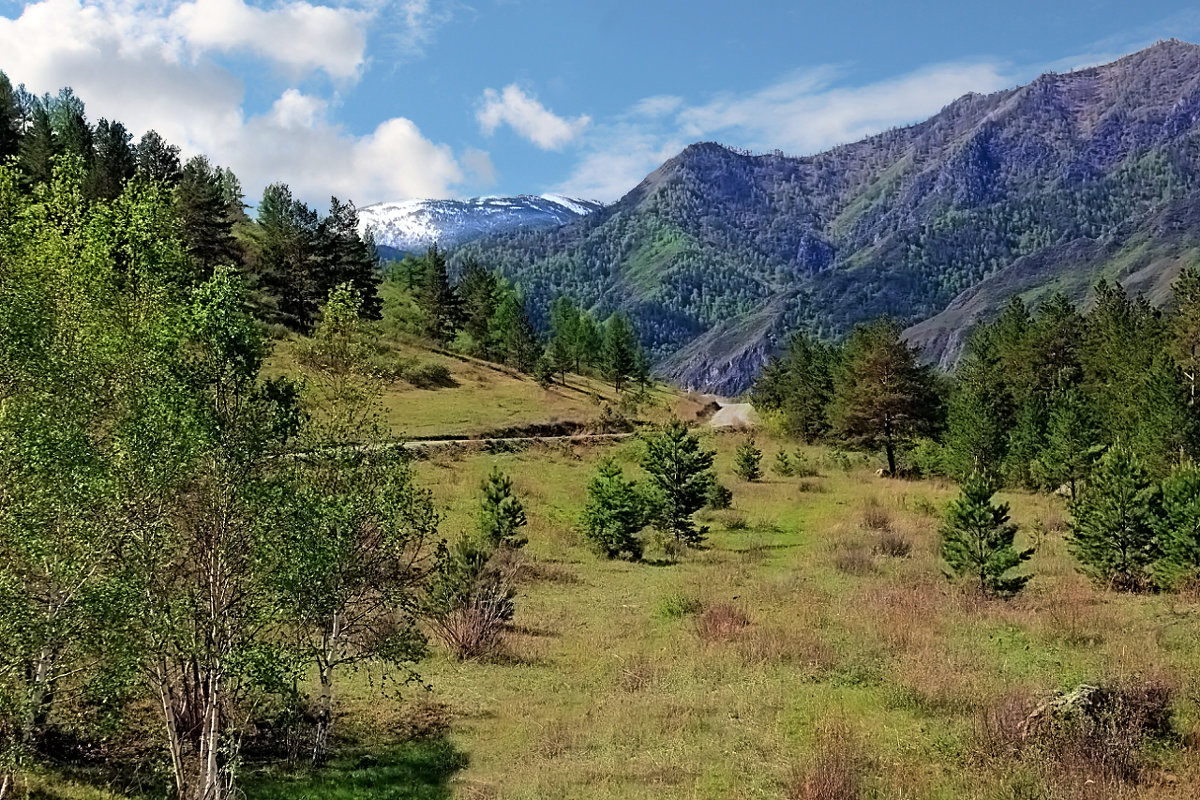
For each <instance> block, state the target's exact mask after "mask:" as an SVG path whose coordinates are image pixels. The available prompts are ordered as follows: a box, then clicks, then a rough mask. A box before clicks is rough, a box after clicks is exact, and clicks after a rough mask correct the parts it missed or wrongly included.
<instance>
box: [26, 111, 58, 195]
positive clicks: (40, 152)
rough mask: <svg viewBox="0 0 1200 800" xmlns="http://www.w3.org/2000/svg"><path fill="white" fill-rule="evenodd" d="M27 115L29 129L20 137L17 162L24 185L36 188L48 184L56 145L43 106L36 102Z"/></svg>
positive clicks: (48, 114) (48, 117)
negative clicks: (28, 115)
mask: <svg viewBox="0 0 1200 800" xmlns="http://www.w3.org/2000/svg"><path fill="white" fill-rule="evenodd" d="M29 114H30V122H29V127H28V129H27V130H26V131H25V134H24V136H22V137H21V146H20V157H19V159H18V161H19V163H20V165H21V173H22V176H23V177H24V179H25V183H26V185H28V186H36V185H38V184H46V183H49V182H50V177H51V174H52V173H53V169H54V167H53V165H54V156H55V153H56V152H57V144H56V142H55V138H54V128H53V127H52V126H51V125H50V112H49V111H48V110H47V109H46V106H45V104H44V103H43V102H41V101H40V100H39V101H36V102H35V104H34V106H33V108H31V109H30V112H29Z"/></svg>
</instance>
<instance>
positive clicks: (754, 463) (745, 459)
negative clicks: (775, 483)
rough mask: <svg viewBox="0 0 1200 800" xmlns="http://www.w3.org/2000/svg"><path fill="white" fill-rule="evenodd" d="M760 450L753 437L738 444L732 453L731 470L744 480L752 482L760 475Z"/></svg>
mask: <svg viewBox="0 0 1200 800" xmlns="http://www.w3.org/2000/svg"><path fill="white" fill-rule="evenodd" d="M762 457H763V453H762V450H760V449H759V448H758V445H756V444H755V443H754V437H753V436H751V437H750V438H748V439H746V440H745V441H744V442H742V443H741V444H740V445H738V449H737V451H736V452H735V453H734V456H733V458H734V461H733V472H734V474H735V475H737V476H738V477H739V478H741V479H742V480H744V481H750V482H754V481H757V480H758V479H759V478H761V477H762V474H763V472H762Z"/></svg>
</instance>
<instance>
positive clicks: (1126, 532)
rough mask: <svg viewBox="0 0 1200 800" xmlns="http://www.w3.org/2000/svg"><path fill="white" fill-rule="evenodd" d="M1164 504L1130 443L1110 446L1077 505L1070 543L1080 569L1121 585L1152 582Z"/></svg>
mask: <svg viewBox="0 0 1200 800" xmlns="http://www.w3.org/2000/svg"><path fill="white" fill-rule="evenodd" d="M1160 506H1161V502H1160V495H1159V489H1158V487H1157V486H1154V485H1153V484H1152V483H1151V482H1150V478H1149V476H1148V475H1147V474H1146V470H1145V468H1144V467H1143V466H1142V465H1141V463H1140V462H1139V461H1138V460H1137V459H1136V458H1135V457H1134V456H1133V455H1132V454H1131V453H1130V452H1129V451H1128V450H1127V449H1126V448H1124V447H1114V448H1113V449H1112V450H1109V452H1108V453H1106V454H1105V455H1104V458H1102V459H1100V463H1099V464H1098V465H1097V467H1096V469H1095V470H1094V471H1093V472H1092V474H1091V476H1090V477H1089V478H1088V481H1087V483H1086V485H1085V486H1084V488H1083V490H1082V491H1081V492H1080V494H1079V498H1078V499H1077V500H1075V501H1074V502H1073V503H1071V513H1072V515H1073V516H1074V518H1075V519H1074V521H1073V522H1072V523H1071V535H1070V537H1069V539H1068V540H1067V544H1068V547H1069V549H1070V550H1071V552H1072V554H1073V555H1074V556H1075V558H1076V559H1077V560H1078V561H1079V565H1080V569H1082V570H1083V571H1084V572H1085V573H1087V574H1088V575H1090V576H1091V577H1092V578H1093V579H1095V580H1096V581H1098V582H1100V583H1103V584H1106V585H1108V586H1110V587H1112V588H1115V589H1122V590H1127V591H1132V590H1139V589H1146V588H1149V587H1150V586H1152V584H1153V581H1152V578H1151V573H1150V571H1151V568H1152V567H1153V565H1154V564H1155V562H1156V561H1158V559H1159V556H1160V546H1159V541H1158V536H1157V535H1156V530H1155V529H1156V527H1157V525H1156V518H1157V517H1158V512H1159V508H1160Z"/></svg>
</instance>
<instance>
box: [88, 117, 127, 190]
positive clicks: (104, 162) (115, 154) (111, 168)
mask: <svg viewBox="0 0 1200 800" xmlns="http://www.w3.org/2000/svg"><path fill="white" fill-rule="evenodd" d="M93 141H94V146H95V158H94V160H93V163H92V173H91V175H90V176H89V181H88V195H89V196H90V197H92V198H93V199H101V200H112V199H113V198H115V197H116V196H117V195H119V194H120V193H121V190H122V189H123V188H124V186H125V182H126V181H128V180H129V179H130V178H132V177H133V174H134V171H135V170H136V169H137V159H136V157H135V155H134V152H133V146H132V144H131V142H132V141H133V137H132V136H131V135H130V133H129V131H127V130H125V126H124V125H122V124H121V123H119V122H109V121H108V120H107V119H102V120H100V122H98V123H97V124H96V134H95V136H94V138H93Z"/></svg>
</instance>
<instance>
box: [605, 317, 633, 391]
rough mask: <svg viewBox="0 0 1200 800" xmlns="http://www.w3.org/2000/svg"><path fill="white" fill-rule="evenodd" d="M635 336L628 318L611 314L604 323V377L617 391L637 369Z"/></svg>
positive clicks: (623, 386) (622, 387)
mask: <svg viewBox="0 0 1200 800" xmlns="http://www.w3.org/2000/svg"><path fill="white" fill-rule="evenodd" d="M638 349H639V345H638V342H637V334H635V333H634V330H633V326H632V324H630V322H629V318H628V317H626V316H625V315H624V314H613V315H612V316H611V317H609V318H608V321H607V322H605V323H604V345H603V352H604V375H605V377H607V378H608V379H609V380H610V381H612V384H613V386H615V387H616V389H617V391H618V392H619V391H621V390H622V389H624V388H625V384H626V382H627V381H628V380H629V378H630V377H632V376H633V375H634V373H635V371H636V369H637V367H638Z"/></svg>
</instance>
